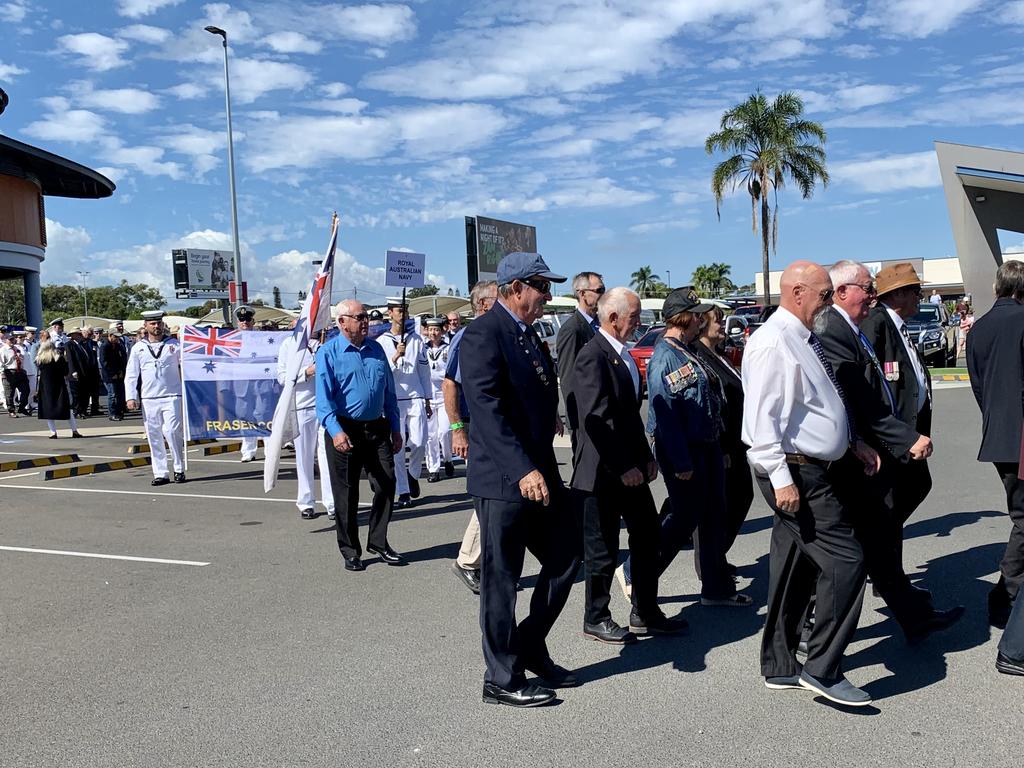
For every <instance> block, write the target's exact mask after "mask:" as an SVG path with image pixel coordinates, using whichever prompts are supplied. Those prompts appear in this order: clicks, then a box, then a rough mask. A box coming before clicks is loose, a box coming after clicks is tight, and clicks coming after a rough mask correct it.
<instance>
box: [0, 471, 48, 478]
mask: <svg viewBox="0 0 1024 768" xmlns="http://www.w3.org/2000/svg"><path fill="white" fill-rule="evenodd" d="M38 474H39V473H38V472H26V473H25V474H23V475H11V476H10V477H6V476H4V475H0V480H17V479H18V478H19V477H32V476H34V475H38Z"/></svg>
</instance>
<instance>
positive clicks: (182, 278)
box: [171, 248, 235, 299]
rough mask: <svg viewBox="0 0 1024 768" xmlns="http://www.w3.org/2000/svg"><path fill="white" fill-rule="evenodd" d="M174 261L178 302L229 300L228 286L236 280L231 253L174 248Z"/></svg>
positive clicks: (172, 253)
mask: <svg viewBox="0 0 1024 768" xmlns="http://www.w3.org/2000/svg"><path fill="white" fill-rule="evenodd" d="M171 262H172V263H173V265H174V289H175V295H176V296H177V297H178V298H179V299H185V298H189V299H192V298H196V297H202V298H205V299H226V298H228V284H229V283H231V282H233V281H234V279H235V267H234V264H233V262H232V255H231V253H229V252H226V251H208V250H203V249H199V248H175V249H174V250H172V251H171Z"/></svg>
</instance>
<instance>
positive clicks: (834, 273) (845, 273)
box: [828, 259, 871, 290]
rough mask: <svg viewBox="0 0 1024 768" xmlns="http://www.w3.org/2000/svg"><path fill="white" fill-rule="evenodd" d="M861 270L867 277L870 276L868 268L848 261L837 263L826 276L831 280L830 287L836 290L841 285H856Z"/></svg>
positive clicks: (857, 262)
mask: <svg viewBox="0 0 1024 768" xmlns="http://www.w3.org/2000/svg"><path fill="white" fill-rule="evenodd" d="M861 270H864V271H865V272H867V273H868V275H869V276H870V275H871V273H870V272H869V271H868V268H867V267H865V266H864V265H863V264H861V263H860V262H859V261H850V260H849V259H843V260H842V261H837V262H836V263H835V264H833V265H832V268H831V269H830V270H829V271H828V276H829V278H830V279H831V280H832V287H833V288H835V289H836V290H838V289H839V286H841V285H852V284H853V283H856V282H857V278H858V277H860V272H861Z"/></svg>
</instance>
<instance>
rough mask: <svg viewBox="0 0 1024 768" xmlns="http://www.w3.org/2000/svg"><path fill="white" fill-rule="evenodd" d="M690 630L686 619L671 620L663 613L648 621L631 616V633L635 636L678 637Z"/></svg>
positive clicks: (631, 614)
mask: <svg viewBox="0 0 1024 768" xmlns="http://www.w3.org/2000/svg"><path fill="white" fill-rule="evenodd" d="M689 628H690V625H689V623H687V621H686V619H670V618H669V617H668V616H666V615H665V614H663V613H659V614H657V615H656V616H651V617H649V618H646V619H644V618H641V617H640V616H639V615H638V614H636V613H630V614H629V631H630V632H632V633H633V634H635V635H678V634H682V633H683V632H686V631H687V630H688V629H689Z"/></svg>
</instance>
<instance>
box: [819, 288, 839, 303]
mask: <svg viewBox="0 0 1024 768" xmlns="http://www.w3.org/2000/svg"><path fill="white" fill-rule="evenodd" d="M834 294H835V289H834V288H826V289H825V290H824V291H822V292H821V293H819V294H818V298H819V299H820V300H821V301H823V302H825V301H828V300H829V299H831V298H832V296H833V295H834Z"/></svg>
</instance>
